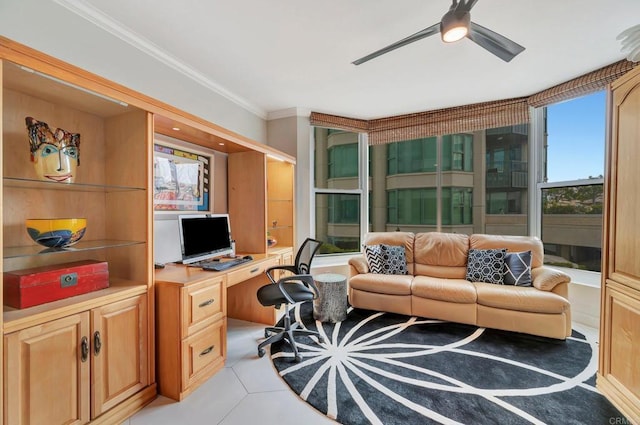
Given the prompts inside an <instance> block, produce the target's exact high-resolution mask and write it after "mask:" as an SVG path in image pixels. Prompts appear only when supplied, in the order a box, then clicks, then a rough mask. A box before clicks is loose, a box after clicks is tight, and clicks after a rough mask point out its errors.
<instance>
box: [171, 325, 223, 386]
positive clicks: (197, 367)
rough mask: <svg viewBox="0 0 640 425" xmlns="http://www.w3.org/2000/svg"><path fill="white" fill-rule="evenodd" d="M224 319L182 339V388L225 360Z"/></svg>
mask: <svg viewBox="0 0 640 425" xmlns="http://www.w3.org/2000/svg"><path fill="white" fill-rule="evenodd" d="M225 332H226V329H225V326H224V319H223V320H220V321H218V322H216V323H214V324H212V325H210V326H208V327H206V328H204V329H202V330H201V331H199V332H197V333H196V334H194V335H191V336H190V337H188V338H186V339H185V340H183V341H182V389H183V390H185V389H187V388H188V387H189V386H191V385H192V384H193V383H194V382H195V381H197V380H198V379H199V377H200V376H201V375H203V374H206V371H208V370H210V369H212V368H215V367H217V365H218V364H219V363H220V362H221V361H224V357H223V356H224V353H225V350H224V343H225V342H224V341H225V337H226V335H225Z"/></svg>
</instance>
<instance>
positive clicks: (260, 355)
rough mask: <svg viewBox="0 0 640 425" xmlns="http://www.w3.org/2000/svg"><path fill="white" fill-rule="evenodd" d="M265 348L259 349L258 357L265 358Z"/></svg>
mask: <svg viewBox="0 0 640 425" xmlns="http://www.w3.org/2000/svg"><path fill="white" fill-rule="evenodd" d="M264 353H265V351H264V348H258V357H264Z"/></svg>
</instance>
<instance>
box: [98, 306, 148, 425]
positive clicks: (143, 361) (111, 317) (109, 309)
mask: <svg viewBox="0 0 640 425" xmlns="http://www.w3.org/2000/svg"><path fill="white" fill-rule="evenodd" d="M91 328H92V329H91V331H92V332H91V343H92V346H91V347H92V352H91V362H92V365H93V369H92V374H91V396H92V404H91V416H92V418H95V417H97V416H99V415H100V414H102V413H103V412H105V411H107V410H109V409H110V408H111V407H113V406H115V405H116V404H118V403H120V402H121V401H123V400H125V399H126V398H128V397H129V396H131V395H133V394H135V393H136V392H138V391H139V390H141V389H143V388H144V387H146V386H147V385H148V381H149V366H148V353H147V351H148V338H147V299H146V296H145V295H140V296H138V297H133V298H129V299H126V300H123V301H119V302H115V303H112V304H109V305H106V306H104V307H100V308H96V309H94V310H92V311H91Z"/></svg>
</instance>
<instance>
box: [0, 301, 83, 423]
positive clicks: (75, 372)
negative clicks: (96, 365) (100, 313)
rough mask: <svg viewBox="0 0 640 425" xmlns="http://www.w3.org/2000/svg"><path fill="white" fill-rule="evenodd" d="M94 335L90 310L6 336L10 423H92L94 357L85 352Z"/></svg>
mask: <svg viewBox="0 0 640 425" xmlns="http://www.w3.org/2000/svg"><path fill="white" fill-rule="evenodd" d="M88 334H89V314H88V313H81V314H76V315H73V316H69V317H65V318H62V319H58V320H54V321H52V322H48V323H45V324H43V325H39V326H34V327H31V328H27V329H24V330H21V331H18V332H14V333H11V334H8V335H5V337H4V343H5V359H4V380H5V382H4V423H5V424H6V425H9V424H16V425H17V424H25V425H26V424H31V425H35V424H46V425H50V424H83V423H86V422H88V421H89V367H90V361H89V360H88V358H87V360H85V361H82V353H81V341H82V338H83V337H86V336H87V335H88ZM87 344H88V341H87ZM87 347H88V345H87Z"/></svg>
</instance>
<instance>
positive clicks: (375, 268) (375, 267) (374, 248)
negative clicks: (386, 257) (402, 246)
mask: <svg viewBox="0 0 640 425" xmlns="http://www.w3.org/2000/svg"><path fill="white" fill-rule="evenodd" d="M364 255H365V257H367V264H368V265H369V273H382V272H383V270H384V268H383V266H382V263H383V260H382V245H365V246H364Z"/></svg>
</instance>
